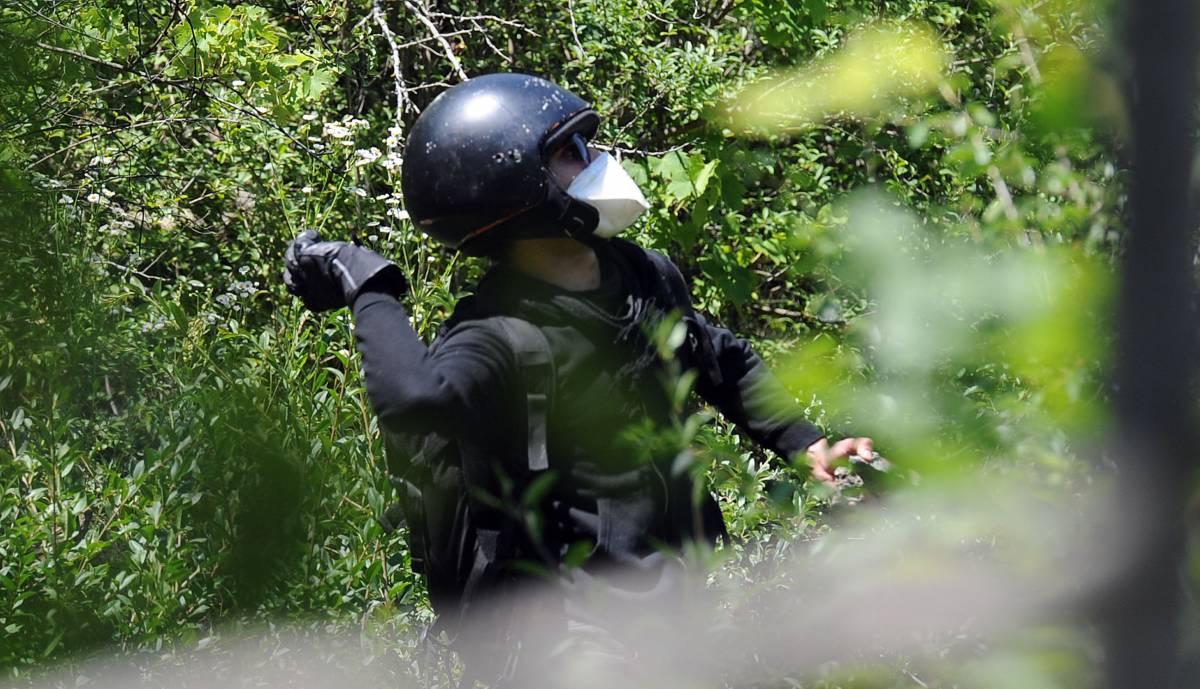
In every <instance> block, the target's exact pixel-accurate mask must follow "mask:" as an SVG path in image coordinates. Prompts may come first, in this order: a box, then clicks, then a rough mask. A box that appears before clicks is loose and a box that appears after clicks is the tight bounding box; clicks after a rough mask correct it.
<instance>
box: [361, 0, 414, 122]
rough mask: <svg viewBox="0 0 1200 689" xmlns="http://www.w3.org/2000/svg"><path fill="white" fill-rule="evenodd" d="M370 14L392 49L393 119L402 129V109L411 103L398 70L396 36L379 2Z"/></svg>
mask: <svg viewBox="0 0 1200 689" xmlns="http://www.w3.org/2000/svg"><path fill="white" fill-rule="evenodd" d="M371 14H373V15H375V23H376V24H378V25H379V30H380V32H382V33H383V39H384V40H385V41H387V44H388V48H389V49H390V50H391V51H392V80H393V81H394V82H395V87H396V112H395V114H394V115H393V119H394V121H395V123H396V128H397V129H399V130H401V131H402V130H403V129H404V117H403V115H404V111H405V109H407V108H411V107H412V103H411V101H410V100H409V98H408V88H407V87H406V86H405V84H404V75H403V74H402V73H401V72H400V49H399V48H398V47H396V37H395V36H393V35H392V30H391V29H390V28H388V25H387V19H386V18H385V17H384V16H383V11H382V10H381V9H379V3H378V2H376V3H375V7H374V8H373V9H372V10H371Z"/></svg>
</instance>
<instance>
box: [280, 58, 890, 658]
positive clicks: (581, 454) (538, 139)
mask: <svg viewBox="0 0 1200 689" xmlns="http://www.w3.org/2000/svg"><path fill="white" fill-rule="evenodd" d="M598 124H599V116H598V115H597V114H596V112H595V111H593V110H592V109H591V107H590V106H589V105H588V104H587V103H586V102H584V101H583V100H582V99H580V98H579V97H577V96H575V95H574V94H572V93H570V92H568V91H566V90H564V89H562V88H560V87H558V86H556V85H555V84H553V83H551V82H548V81H545V80H543V79H539V78H536V77H532V76H527V75H520V74H492V75H486V76H480V77H476V78H474V79H471V80H469V81H466V82H463V83H462V84H459V85H457V86H455V87H453V88H451V89H449V90H447V91H446V92H444V93H443V94H441V95H440V96H439V97H438V98H437V99H435V100H434V101H433V102H432V103H431V104H430V105H429V106H428V107H427V108H426V110H425V111H424V112H423V113H422V114H421V116H420V117H419V118H418V120H417V122H416V123H415V125H414V126H413V128H412V130H411V134H410V136H409V139H408V141H407V143H406V150H405V156H404V167H403V176H402V186H403V192H404V199H405V207H406V209H407V211H408V213H409V216H410V217H411V219H412V221H413V222H414V223H415V224H416V226H417V227H419V228H421V229H422V230H423V231H425V232H426V233H428V234H429V235H430V236H432V237H433V238H434V239H436V240H438V241H440V242H443V243H445V244H447V245H450V246H453V247H456V248H457V249H458V250H460V251H462V252H464V253H467V254H472V255H482V256H487V257H490V258H492V259H494V260H495V265H494V267H493V268H492V269H491V270H490V271H489V272H488V273H487V274H486V276H485V277H484V278H483V279H482V280H481V282H480V283H479V284H478V285H477V286H476V288H475V290H474V294H473V296H471V297H467V298H465V299H463V300H462V301H461V302H460V303H459V304H458V306H457V307H456V309H455V312H454V314H453V315H452V316H451V317H450V319H449V321H448V322H447V323H446V324H445V325H444V326H443V327H442V329H441V331H440V333H439V335H438V337H437V338H436V340H435V342H434V344H433V345H432V346H427V345H426V343H425V342H423V341H422V340H421V338H420V337H419V336H418V335H417V333H416V332H415V331H414V330H413V328H412V327H411V326H410V324H409V320H408V313H407V311H406V310H405V308H404V305H403V303H402V301H401V299H402V298H403V296H404V294H405V292H406V289H407V285H406V282H405V278H404V276H403V274H402V272H401V271H400V269H399V268H398V267H397V266H395V265H394V264H392V263H390V262H389V261H387V260H386V259H384V258H382V257H381V256H379V255H378V254H376V253H374V252H372V251H370V250H369V249H366V248H363V247H360V246H356V245H354V244H350V243H346V242H338V241H323V240H322V239H321V238H320V237H319V236H317V235H316V233H314V232H311V231H308V232H305V233H303V234H301V235H300V236H299V237H297V238H296V239H295V240H294V241H293V243H292V244H291V246H290V247H289V248H288V251H287V254H286V256H285V266H286V271H285V276H284V279H285V282H286V284H287V286H288V288H289V290H291V291H292V292H293V293H294V294H296V295H298V296H299V297H300V298H301V299H302V300H303V301H304V303H305V305H306V306H308V307H309V308H311V309H313V310H316V311H321V310H327V309H332V308H338V307H341V306H349V307H351V308H352V309H353V313H354V318H355V323H356V326H355V337H356V339H357V342H358V351H359V352H360V353H361V355H362V366H363V371H364V376H365V379H366V388H367V394H368V397H369V399H370V402H371V404H372V406H373V408H374V410H375V413H376V414H377V415H378V417H379V421H380V425H381V427H382V428H383V429H384V432H385V436H386V438H387V441H388V454H389V470H390V472H391V473H392V475H393V478H394V479H395V480H396V482H397V484H398V485H400V486H401V487H402V488H403V489H405V490H406V491H407V496H406V497H407V500H406V501H402V503H403V507H404V509H403V510H402V513H403V515H404V517H405V521H406V522H407V528H408V530H409V534H408V535H409V541H410V544H411V545H412V550H413V562H414V568H417V567H420V568H422V569H423V573H424V574H425V576H426V580H427V583H428V585H429V592H430V597H431V601H432V602H433V604H434V607H435V610H437V611H438V613H439V615H441V617H442V618H443V619H450V618H453V619H454V620H455V622H457V624H456V625H448V626H449V627H451V628H450V630H449V631H451V632H452V633H459V634H462V635H464V636H469V634H470V631H469V629H468V627H470V623H469V619H471V618H469V616H468V615H466V613H465V610H467V609H468V608H471V606H472V604H473V601H472V600H471V599H473V598H475V597H483V596H486V595H487V594H489V593H491V594H494V593H496V592H505V591H512V590H513V582H517V581H520V580H522V579H530V578H533V579H537V578H538V577H537V576H534V575H527V574H522V573H523V572H528V571H529V570H530V569H531V567H528V566H524V567H520V566H514V565H515V563H517V562H520V561H523V562H525V563H526V564H528V563H531V562H532V563H533V564H534V565H536V566H537V567H540V568H541V571H542V572H543V574H544V573H545V572H546V571H551V572H557V573H558V574H559V576H560V578H561V579H562V580H563V581H566V582H569V584H572V585H573V584H577V583H579V582H581V581H583V582H592V581H594V580H596V579H597V577H599V578H600V579H601V580H603V579H604V578H605V577H606V576H607V575H606V574H605V573H606V572H607V571H609V570H610V569H612V568H618V569H619V570H620V571H622V572H623V573H624V574H625V576H623V577H622V578H620V581H619V583H617V584H613V586H612V588H614V589H615V593H614V596H615V598H614V600H620V601H625V602H626V603H629V604H630V605H631V606H634V607H636V606H637V605H638V604H639V601H645V600H651V599H655V600H657V599H661V598H663V597H669V596H670V595H672V593H671V591H672V587H673V586H674V583H673V582H675V581H676V578H677V577H678V573H679V569H680V568H679V566H678V563H679V557H678V552H680V550H681V549H682V547H683V546H684V545H685V544H686V543H689V542H709V543H712V542H714V541H715V540H717V539H718V538H720V537H722V536H723V534H724V526H723V523H722V520H721V514H720V511H719V509H718V508H717V505H716V502H715V500H714V499H713V497H712V496H711V494H710V493H709V492H707V491H705V490H696V483H695V480H696V479H695V478H694V473H695V472H692V471H690V470H688V469H689V468H688V467H687V466H684V467H682V468H681V467H680V466H679V464H680V463H679V462H678V461H677V459H678V457H679V453H680V448H678V447H677V446H676V447H673V446H671V444H670V443H657V442H654V441H653V438H654V431H655V430H656V429H657V430H659V431H661V430H663V429H670V428H672V427H673V426H672V424H673V423H675V422H677V421H678V419H677V418H676V417H677V416H678V413H679V410H678V409H677V408H676V405H675V404H674V402H673V401H672V399H671V393H670V390H669V388H670V386H668V385H661V384H659V382H658V381H659V380H660V379H662V378H663V376H664V374H669V373H671V372H672V370H674V372H675V373H678V372H680V371H688V370H694V371H696V373H697V375H696V385H695V389H696V391H697V392H698V393H699V395H700V396H701V397H702V398H703V399H704V400H706V401H707V402H708V403H710V404H711V405H713V406H714V407H716V408H717V409H718V410H719V411H720V412H721V413H722V414H723V415H724V416H725V417H726V418H727V419H729V420H730V421H732V422H733V423H735V424H736V425H737V426H738V428H740V429H741V430H742V431H743V432H745V433H746V434H747V435H748V436H749V437H750V438H751V439H753V440H754V441H755V442H757V443H758V444H760V445H762V446H763V447H765V448H768V449H770V450H771V451H773V452H774V453H776V454H778V455H779V456H781V457H783V458H785V459H786V460H788V461H793V460H797V459H800V458H803V459H805V460H807V461H808V463H809V464H810V465H811V468H812V474H813V476H814V477H816V478H817V479H819V480H821V481H826V482H831V481H832V478H833V477H832V473H831V464H832V462H834V461H835V460H837V459H839V458H841V457H846V456H848V455H850V454H851V453H855V454H858V455H860V456H864V457H870V456H872V443H871V440H870V439H869V438H848V439H845V440H842V441H840V442H837V443H834V444H832V445H831V444H830V443H828V441H827V440H826V439H825V437H824V435H823V434H822V432H821V431H820V430H818V429H817V428H816V427H815V426H813V425H811V424H809V423H807V422H805V421H804V420H802V419H800V418H798V417H797V416H795V415H792V414H786V413H782V412H781V409H784V408H785V405H781V404H780V400H781V399H787V395H786V393H784V392H783V391H782V389H781V388H780V386H779V384H778V383H777V382H776V381H775V379H774V378H773V377H772V376H771V374H770V373H769V371H768V370H767V368H766V366H765V365H764V364H763V362H762V360H761V359H760V358H759V357H758V356H757V355H756V354H755V353H754V351H753V350H752V349H751V348H750V346H749V345H748V344H747V343H746V341H745V340H742V339H740V338H738V337H736V336H735V335H734V334H733V333H731V332H730V331H729V330H726V329H724V328H720V327H718V326H716V325H713V324H711V323H709V322H708V321H707V320H706V319H705V318H704V316H702V315H701V314H699V313H695V312H694V311H693V310H692V308H691V305H690V302H689V298H688V295H687V288H686V285H685V283H684V281H683V277H682V276H681V275H680V274H679V271H678V269H677V268H676V267H675V266H674V264H672V263H671V262H670V261H669V260H667V259H666V257H664V256H662V255H661V254H658V253H657V252H653V251H650V250H647V249H643V248H641V247H638V246H636V245H634V244H632V243H630V242H627V241H624V240H621V239H618V238H614V237H613V235H615V234H616V233H617V232H619V231H620V230H621V229H623V228H624V227H626V226H628V225H629V224H630V223H632V222H633V220H634V219H635V218H636V216H637V214H638V213H639V212H640V211H641V210H642V209H644V208H645V206H646V202H645V199H644V198H643V197H642V196H641V193H640V192H639V191H637V188H636V185H635V184H634V183H633V181H632V180H630V179H629V178H628V175H626V174H625V173H624V171H623V170H622V169H621V168H620V166H619V164H617V163H616V162H615V161H613V160H612V158H611V157H610V156H608V155H607V154H604V153H600V152H598V151H596V150H594V149H592V148H590V147H589V146H588V145H587V142H588V141H589V140H590V138H591V137H592V136H593V135H594V134H595V132H596V129H597V126H598ZM670 318H680V319H681V320H680V322H681V323H682V325H680V326H678V327H682V328H685V329H686V331H685V332H686V337H684V338H683V343H682V345H681V346H679V347H678V349H677V350H676V351H675V352H674V353H672V354H670V355H668V356H666V357H664V356H663V353H662V350H661V348H660V347H659V346H658V344H657V343H656V342H654V341H652V339H653V338H651V337H650V336H649V335H648V333H650V332H653V331H654V330H655V329H656V328H657V327H658V326H659V324H661V323H662V322H663V320H664V319H670ZM522 324H529V325H532V326H533V328H532V329H531V330H523V329H522V328H516V327H515V326H516V325H522ZM520 333H524V334H520ZM530 343H532V344H530ZM529 351H533V352H534V353H535V354H536V353H537V352H539V351H543V352H545V357H544V359H545V360H544V361H542V362H541V363H542V364H544V370H545V371H549V373H547V374H545V375H544V376H543V377H542V378H541V380H542V381H543V384H544V385H545V388H546V389H545V390H544V392H545V393H546V394H545V395H544V396H543V397H545V398H548V399H546V400H543V402H545V403H546V404H545V407H544V408H543V409H542V411H538V408H537V407H536V406H535V401H534V400H535V398H536V397H538V396H537V395H533V394H531V390H534V389H535V388H536V389H537V390H538V391H543V390H542V388H539V387H538V385H539V384H538V383H537V382H536V381H535V379H536V378H537V375H538V374H534V373H532V372H533V371H535V370H538V369H537V367H536V366H529V365H527V363H526V362H527V360H528V359H529V358H530V356H529ZM534 358H535V359H536V357H534ZM546 381H548V382H546ZM543 413H544V416H543ZM639 431H640V432H639ZM430 439H434V440H436V441H438V442H431V440H430ZM543 477H545V478H544V480H543ZM535 484H537V485H540V486H542V488H541V489H540V490H541V491H542V492H541V493H540V494H537V495H535V496H534V497H533V498H532V499H529V497H528V493H527V492H523V491H528V489H529V488H530V486H533V485H535ZM547 486H548V487H547ZM489 494H490V496H491V497H490V499H481V498H480V495H484V496H487V495H489ZM531 510H532V511H533V513H534V514H535V515H536V517H535V519H534V520H533V523H534V524H536V528H530V523H531V522H530V520H529V518H528V517H529V511H531ZM514 524H515V526H513V525H514ZM581 547H582V551H584V552H585V554H588V553H590V554H589V555H588V556H587V557H586V560H585V561H584V562H583V563H582V564H581V565H579V566H578V567H575V568H574V569H571V570H570V571H569V572H568V571H567V569H568V568H567V567H566V566H565V565H564V563H565V562H566V561H567V560H568V559H569V558H571V557H573V555H571V554H572V553H577V552H579V551H580V549H581ZM631 573H632V574H631ZM564 590H568V591H569V590H570V586H569V585H568V586H567V587H566V589H564ZM618 607H619V606H618ZM585 608H586V606H583V605H580V604H579V603H578V601H576V600H574V599H572V596H571V595H570V594H569V593H568V594H567V595H565V596H564V601H563V604H562V610H561V613H562V617H561V619H562V622H563V624H564V625H565V627H564V629H568V628H569V629H574V630H581V629H582V630H595V629H598V628H600V629H603V628H604V627H605V626H606V625H611V624H612V620H613V616H612V615H609V616H608V617H607V618H606V619H600V617H602V616H597V615H595V614H594V611H589V610H587V609H585ZM610 612H611V611H610ZM509 613H510V614H511V613H512V611H511V610H510V611H509ZM506 629H507V631H506V632H505V633H504V634H505V638H503V639H501V640H500V641H499V643H500V644H501V645H503V644H506V643H507V644H509V645H510V646H512V645H514V638H516V639H520V638H521V633H522V632H521V629H520V625H519V624H509V625H508V627H507V628H506ZM493 640H495V639H493ZM521 641H522V643H521V644H520V645H522V646H523V647H524V648H525V649H527V650H526V651H525V652H529V651H528V649H529V648H530V646H532V645H534V644H532V643H530V642H529V639H521ZM549 641H551V642H552V641H554V639H551V640H549ZM482 646H486V644H483V645H482ZM482 646H481V645H478V644H477V645H476V650H475V651H474V656H473V657H467V658H466V660H467V667H468V671H471V672H474V673H475V674H476V675H477V676H479V677H480V678H485V679H489V680H492V681H497V680H498V679H499V678H502V677H507V678H509V679H512V678H513V677H516V676H519V675H520V671H514V670H513V663H512V660H513V657H512V654H511V653H509V654H508V655H507V656H505V653H504V652H503V651H500V652H499V653H498V652H497V651H496V649H495V648H494V647H493V648H491V650H490V651H479V650H478V649H479V648H481V647H482ZM463 647H464V648H465V647H466V646H465V645H464V646H463ZM543 651H545V652H546V653H548V651H546V649H543ZM468 653H469V652H468ZM488 655H490V656H491V657H490V658H487V657H485V656H488ZM497 656H504V657H503V658H502V660H501V661H499V662H497V661H496V657H497ZM472 666H475V668H476V669H474V670H472ZM525 666H526V667H529V666H530V663H529V662H525ZM480 668H483V669H480Z"/></svg>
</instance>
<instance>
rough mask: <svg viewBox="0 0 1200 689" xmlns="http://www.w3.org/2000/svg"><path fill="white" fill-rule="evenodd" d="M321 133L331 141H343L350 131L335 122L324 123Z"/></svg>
mask: <svg viewBox="0 0 1200 689" xmlns="http://www.w3.org/2000/svg"><path fill="white" fill-rule="evenodd" d="M321 133H322V134H323V135H325V136H328V137H329V138H331V139H344V138H346V137H347V136H350V130H349V129H348V128H346V127H343V126H342V125H340V124H337V123H335V122H326V123H325V126H324V128H322V130H321Z"/></svg>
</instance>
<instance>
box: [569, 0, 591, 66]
mask: <svg viewBox="0 0 1200 689" xmlns="http://www.w3.org/2000/svg"><path fill="white" fill-rule="evenodd" d="M567 16H569V17H570V18H571V36H572V37H573V38H574V39H575V47H576V48H578V49H579V57H580V59H582V58H584V57H586V56H587V53H586V52H585V51H584V50H583V44H582V43H580V42H579V28H578V27H577V26H576V25H575V0H567Z"/></svg>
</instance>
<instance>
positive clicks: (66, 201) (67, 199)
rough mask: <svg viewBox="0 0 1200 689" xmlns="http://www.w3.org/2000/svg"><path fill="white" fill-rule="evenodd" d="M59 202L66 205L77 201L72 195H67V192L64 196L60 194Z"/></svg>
mask: <svg viewBox="0 0 1200 689" xmlns="http://www.w3.org/2000/svg"><path fill="white" fill-rule="evenodd" d="M58 202H59V203H61V204H62V205H64V206H70V205H72V204H74V203H75V199H73V198H71V197H70V196H67V195H66V194H63V195H62V196H60V197H59V198H58Z"/></svg>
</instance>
